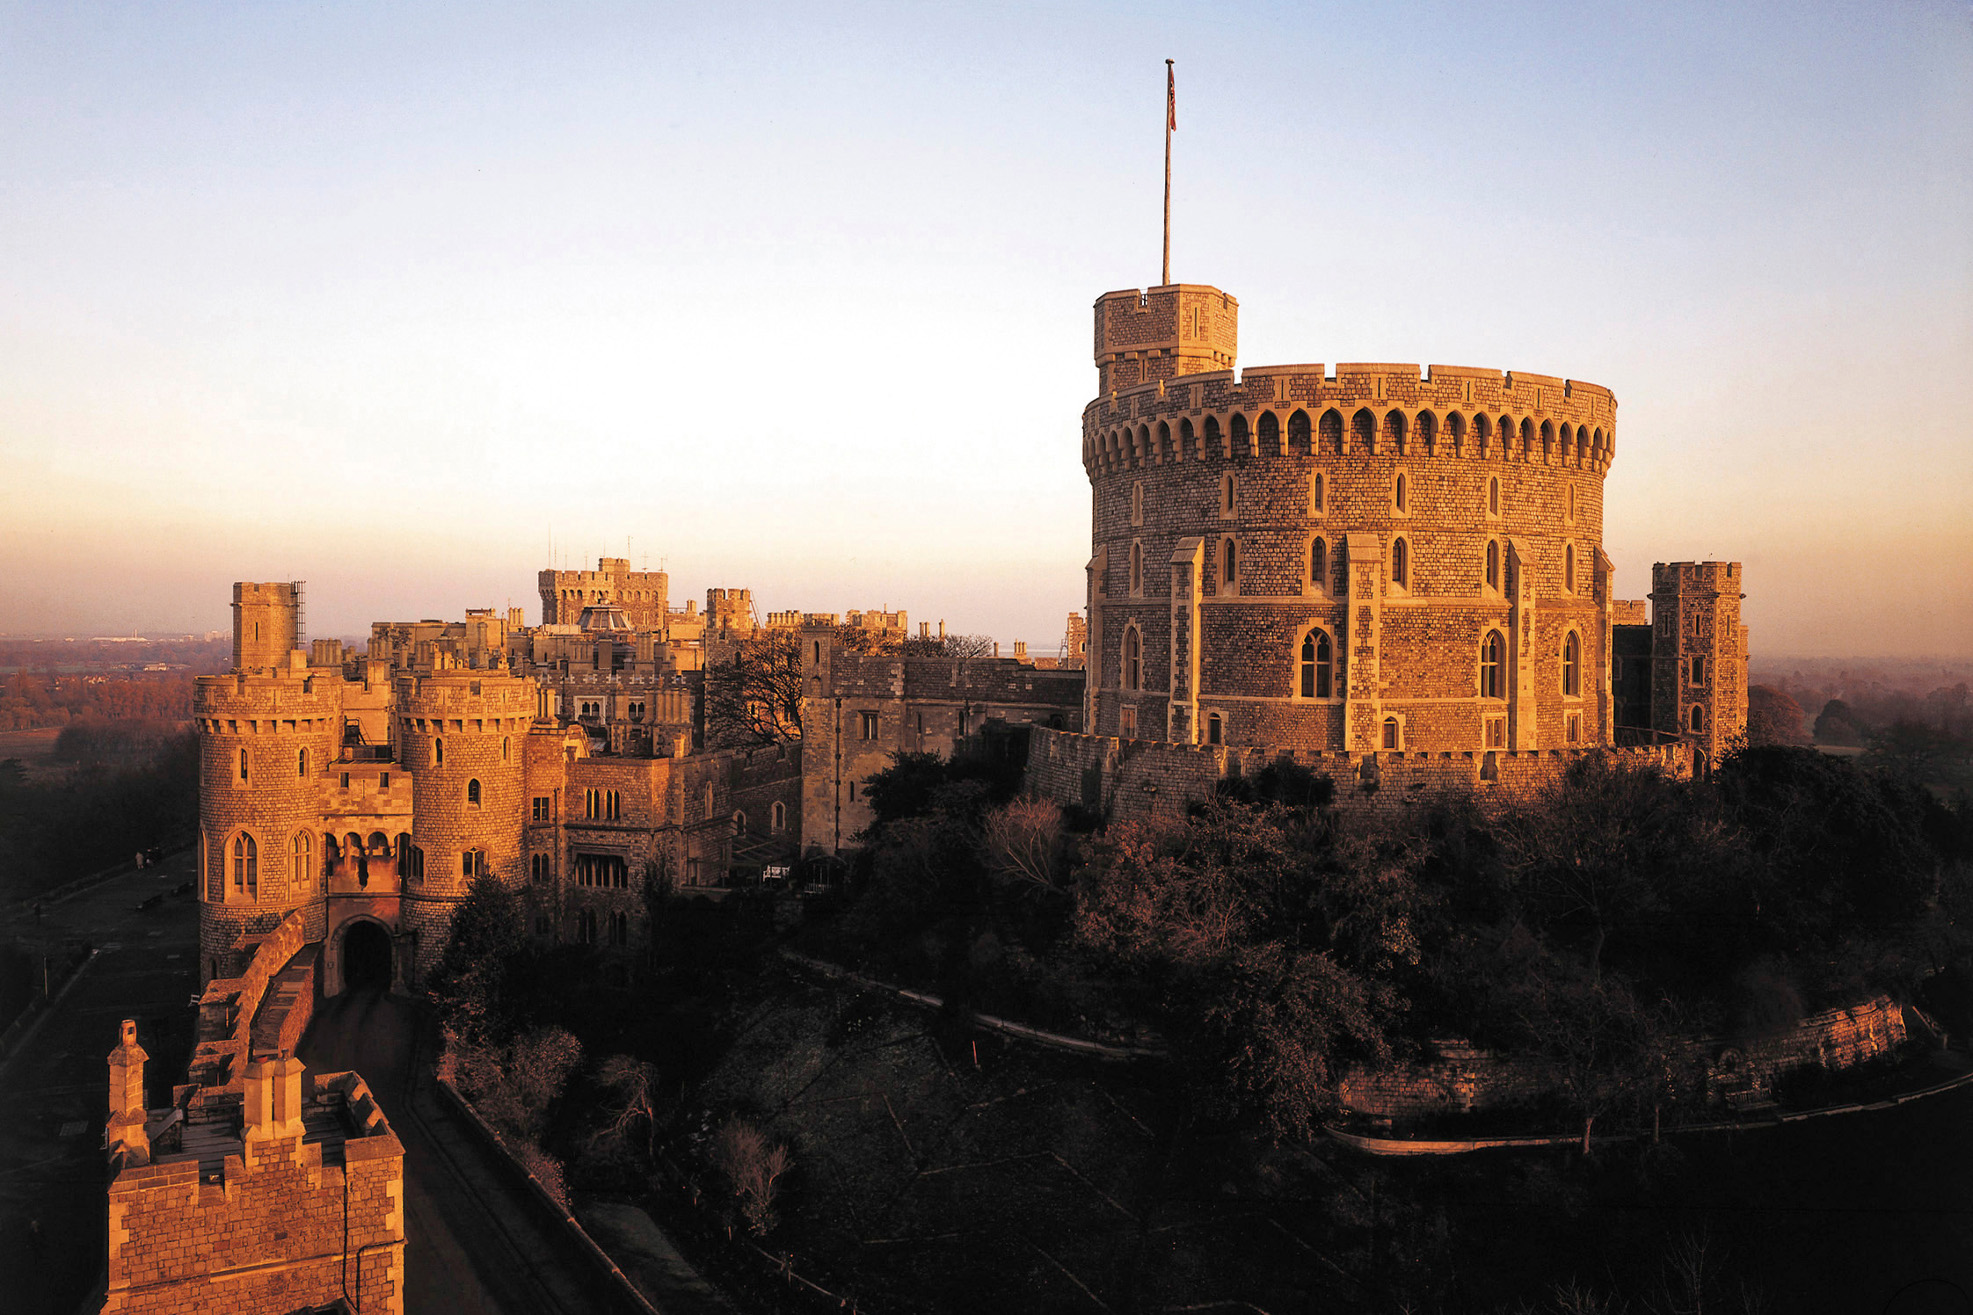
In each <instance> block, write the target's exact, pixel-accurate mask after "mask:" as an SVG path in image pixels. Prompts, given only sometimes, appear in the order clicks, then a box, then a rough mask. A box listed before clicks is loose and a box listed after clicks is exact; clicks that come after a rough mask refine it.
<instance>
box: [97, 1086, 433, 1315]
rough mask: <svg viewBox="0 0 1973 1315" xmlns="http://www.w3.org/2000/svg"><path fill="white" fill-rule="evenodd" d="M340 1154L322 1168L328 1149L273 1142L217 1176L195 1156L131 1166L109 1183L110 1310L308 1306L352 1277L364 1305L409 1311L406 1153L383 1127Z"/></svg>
mask: <svg viewBox="0 0 1973 1315" xmlns="http://www.w3.org/2000/svg"><path fill="white" fill-rule="evenodd" d="M339 1076H341V1077H344V1078H349V1079H353V1076H354V1075H339ZM328 1080H333V1079H328ZM353 1085H354V1086H356V1087H360V1083H355V1084H353ZM362 1099H365V1100H367V1099H368V1096H367V1092H365V1093H363V1095H362ZM341 1151H342V1159H343V1163H342V1164H340V1165H336V1164H326V1165H325V1164H324V1163H323V1155H322V1148H321V1146H320V1145H317V1144H312V1143H311V1144H304V1143H303V1142H302V1141H301V1139H300V1138H273V1139H269V1140H264V1141H250V1142H248V1143H247V1144H246V1145H245V1146H244V1147H243V1148H242V1153H241V1154H238V1155H228V1156H227V1157H226V1158H225V1161H224V1165H223V1168H222V1169H221V1171H220V1172H219V1173H218V1174H216V1175H212V1176H210V1177H209V1176H207V1175H206V1174H204V1173H203V1172H202V1171H201V1166H200V1163H199V1161H198V1160H197V1159H196V1158H188V1159H178V1160H166V1162H164V1163H159V1164H146V1165H138V1166H134V1167H126V1168H123V1169H122V1170H121V1171H120V1172H118V1173H117V1174H116V1176H115V1177H114V1178H113V1179H112V1180H111V1183H110V1187H109V1256H108V1291H107V1294H106V1298H105V1301H104V1305H103V1308H102V1309H103V1310H104V1311H105V1312H117V1313H118V1315H124V1313H126V1312H127V1313H128V1315H191V1313H192V1312H214V1311H293V1310H303V1309H308V1308H310V1307H313V1306H315V1305H317V1304H321V1303H327V1302H330V1301H334V1300H338V1299H339V1298H340V1297H341V1296H342V1294H343V1291H344V1286H345V1281H346V1282H347V1287H348V1292H349V1295H350V1296H351V1297H352V1298H353V1299H354V1300H355V1302H356V1304H357V1307H358V1308H360V1309H361V1310H364V1311H366V1312H367V1311H375V1312H380V1313H383V1312H391V1313H394V1315H402V1312H403V1310H404V1151H403V1148H402V1147H401V1146H400V1145H399V1144H398V1141H397V1138H396V1137H395V1136H394V1135H391V1134H390V1133H389V1131H388V1129H387V1128H386V1129H384V1130H383V1131H382V1133H381V1134H380V1135H377V1136H372V1137H363V1136H352V1137H350V1138H349V1139H348V1140H347V1141H346V1142H344V1143H343V1145H342V1148H341ZM345 1239H347V1240H346V1241H345ZM345 1245H346V1246H347V1248H348V1250H347V1253H346V1252H345V1250H344V1248H345ZM345 1254H347V1255H348V1256H349V1257H350V1259H349V1261H348V1263H347V1265H345V1261H344V1257H345Z"/></svg>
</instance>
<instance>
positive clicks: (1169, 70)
mask: <svg viewBox="0 0 1973 1315" xmlns="http://www.w3.org/2000/svg"><path fill="white" fill-rule="evenodd" d="M1172 64H1173V61H1171V60H1169V59H1168V60H1166V61H1165V266H1164V281H1163V282H1162V283H1161V284H1160V285H1159V286H1161V287H1169V286H1170V285H1171V135H1172V133H1173V131H1174V130H1176V129H1177V127H1178V73H1177V71H1176V70H1175V69H1174V68H1173V67H1172Z"/></svg>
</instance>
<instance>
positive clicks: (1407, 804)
mask: <svg viewBox="0 0 1973 1315" xmlns="http://www.w3.org/2000/svg"><path fill="white" fill-rule="evenodd" d="M1028 735H1029V739H1028V766H1027V776H1026V788H1027V789H1028V790H1029V791H1030V792H1032V793H1034V794H1038V795H1042V796H1044V797H1047V798H1050V799H1055V800H1058V801H1060V802H1063V803H1074V804H1080V805H1082V806H1083V807H1085V808H1089V809H1093V810H1095V811H1097V812H1099V813H1101V814H1102V815H1103V816H1104V817H1105V818H1106V819H1107V820H1109V821H1112V822H1119V821H1144V820H1150V819H1154V818H1159V817H1163V818H1169V819H1175V818H1181V817H1183V816H1184V815H1185V811H1186V809H1187V807H1188V806H1189V805H1191V804H1193V803H1201V802H1204V801H1206V800H1208V799H1210V798H1212V795H1213V789H1214V786H1215V785H1216V784H1217V783H1218V782H1219V781H1220V780H1222V779H1224V778H1226V777H1229V776H1254V775H1258V774H1259V773H1260V772H1261V771H1262V770H1263V769H1264V768H1266V767H1267V765H1268V764H1269V763H1271V762H1275V761H1277V760H1286V761H1291V762H1295V763H1298V764H1300V765H1301V766H1304V767H1306V768H1308V769H1309V770H1310V771H1313V772H1314V773H1316V774H1317V775H1319V776H1327V777H1329V778H1330V779H1331V780H1332V781H1334V782H1335V784H1336V798H1335V806H1336V807H1337V808H1338V809H1339V810H1341V811H1342V812H1344V813H1346V814H1350V815H1355V816H1370V815H1377V816H1403V815H1404V814H1405V813H1406V812H1408V811H1411V810H1415V809H1417V808H1419V807H1421V806H1427V805H1430V804H1435V803H1438V802H1441V801H1443V800H1445V799H1447V798H1451V797H1457V796H1463V795H1471V796H1475V797H1478V798H1481V799H1485V798H1487V797H1489V796H1492V797H1508V798H1522V797H1527V796H1529V795H1531V794H1533V793H1534V792H1535V791H1537V790H1539V789H1541V788H1542V787H1543V786H1544V785H1546V784H1548V783H1549V782H1551V781H1553V780H1554V779H1555V778H1556V777H1557V776H1559V775H1560V774H1561V773H1562V772H1563V771H1565V770H1567V768H1568V766H1569V764H1570V763H1571V762H1572V761H1574V760H1575V759H1577V758H1579V757H1581V756H1583V755H1584V754H1585V753H1606V754H1610V755H1612V756H1613V757H1615V758H1617V759H1618V760H1619V761H1622V762H1628V763H1636V764H1639V765H1650V766H1654V767H1657V768H1659V769H1661V770H1663V771H1665V772H1667V773H1668V774H1671V775H1674V776H1681V777H1682V776H1688V775H1690V774H1691V770H1692V751H1691V749H1690V747H1689V746H1686V745H1680V744H1670V745H1654V746H1649V747H1644V748H1623V749H1594V750H1577V751H1574V752H1565V751H1563V750H1560V749H1550V750H1547V751H1543V752H1535V753H1517V752H1513V751H1507V750H1500V751H1488V750H1480V751H1475V750H1460V751H1457V752H1454V751H1452V750H1439V751H1436V752H1432V751H1425V750H1420V751H1415V752H1396V753H1370V754H1350V753H1331V752H1320V751H1317V752H1309V751H1305V750H1300V749H1292V750H1290V749H1272V748H1260V747H1239V746H1231V745H1219V746H1212V745H1189V744H1171V743H1168V742H1164V741H1155V740H1122V739H1118V738H1116V737H1114V736H1102V735H1081V734H1075V733H1071V732H1065V731H1054V730H1049V729H1047V728H1046V727H1040V726H1037V727H1034V728H1032V729H1030V730H1029V732H1028Z"/></svg>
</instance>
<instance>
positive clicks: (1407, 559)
mask: <svg viewBox="0 0 1973 1315" xmlns="http://www.w3.org/2000/svg"><path fill="white" fill-rule="evenodd" d="M1391 583H1392V584H1394V585H1397V586H1398V587H1399V588H1400V589H1404V588H1409V587H1410V585H1411V545H1410V544H1408V543H1406V542H1405V541H1404V540H1403V539H1393V540H1391Z"/></svg>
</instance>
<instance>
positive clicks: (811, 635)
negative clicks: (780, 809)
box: [800, 628, 1084, 853]
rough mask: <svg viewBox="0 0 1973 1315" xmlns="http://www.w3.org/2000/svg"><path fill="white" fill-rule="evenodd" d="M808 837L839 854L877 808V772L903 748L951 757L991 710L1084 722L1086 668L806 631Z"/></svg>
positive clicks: (1040, 722) (999, 715)
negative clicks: (874, 647) (873, 647)
mask: <svg viewBox="0 0 1973 1315" xmlns="http://www.w3.org/2000/svg"><path fill="white" fill-rule="evenodd" d="M800 643H801V655H802V681H803V690H804V694H803V698H802V746H803V748H802V763H803V777H802V799H801V810H800V811H801V824H802V831H801V839H802V846H803V848H804V850H806V849H807V848H809V847H810V846H814V847H816V848H819V849H820V850H821V851H822V852H824V853H834V852H836V851H837V850H839V849H842V848H844V847H846V846H849V845H851V844H853V843H854V837H855V836H856V834H857V833H858V832H860V831H862V830H863V829H864V828H865V827H867V826H869V825H870V822H871V820H872V818H873V814H872V813H871V811H870V805H869V802H868V800H867V798H866V797H865V795H864V790H865V788H866V786H867V784H868V782H869V780H870V778H871V777H873V776H875V775H876V774H877V773H878V772H881V771H883V770H884V769H885V768H887V767H889V766H890V765H891V761H892V756H893V755H895V754H898V753H936V754H938V755H940V756H941V757H950V756H951V755H952V751H953V748H954V746H955V745H957V744H958V743H959V741H960V740H961V739H962V738H964V737H965V736H967V735H971V734H974V733H976V732H978V731H979V729H980V728H981V726H983V725H984V724H985V723H986V721H987V720H988V719H989V718H994V719H998V720H1001V721H1005V722H1010V723H1014V724H1017V725H1034V726H1051V725H1052V726H1057V727H1063V728H1067V729H1075V728H1077V727H1078V726H1080V724H1081V721H1082V700H1083V682H1084V673H1083V672H1080V671H1072V670H1060V669H1043V668H1038V667H1035V666H1033V665H1032V664H1030V663H1028V662H1024V661H1020V660H1017V659H1014V658H907V657H898V656H896V655H894V654H867V653H845V652H843V651H841V650H840V649H839V648H838V647H837V645H836V643H835V636H834V632H833V630H830V629H820V628H811V629H805V630H803V631H802V633H801V640H800Z"/></svg>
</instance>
